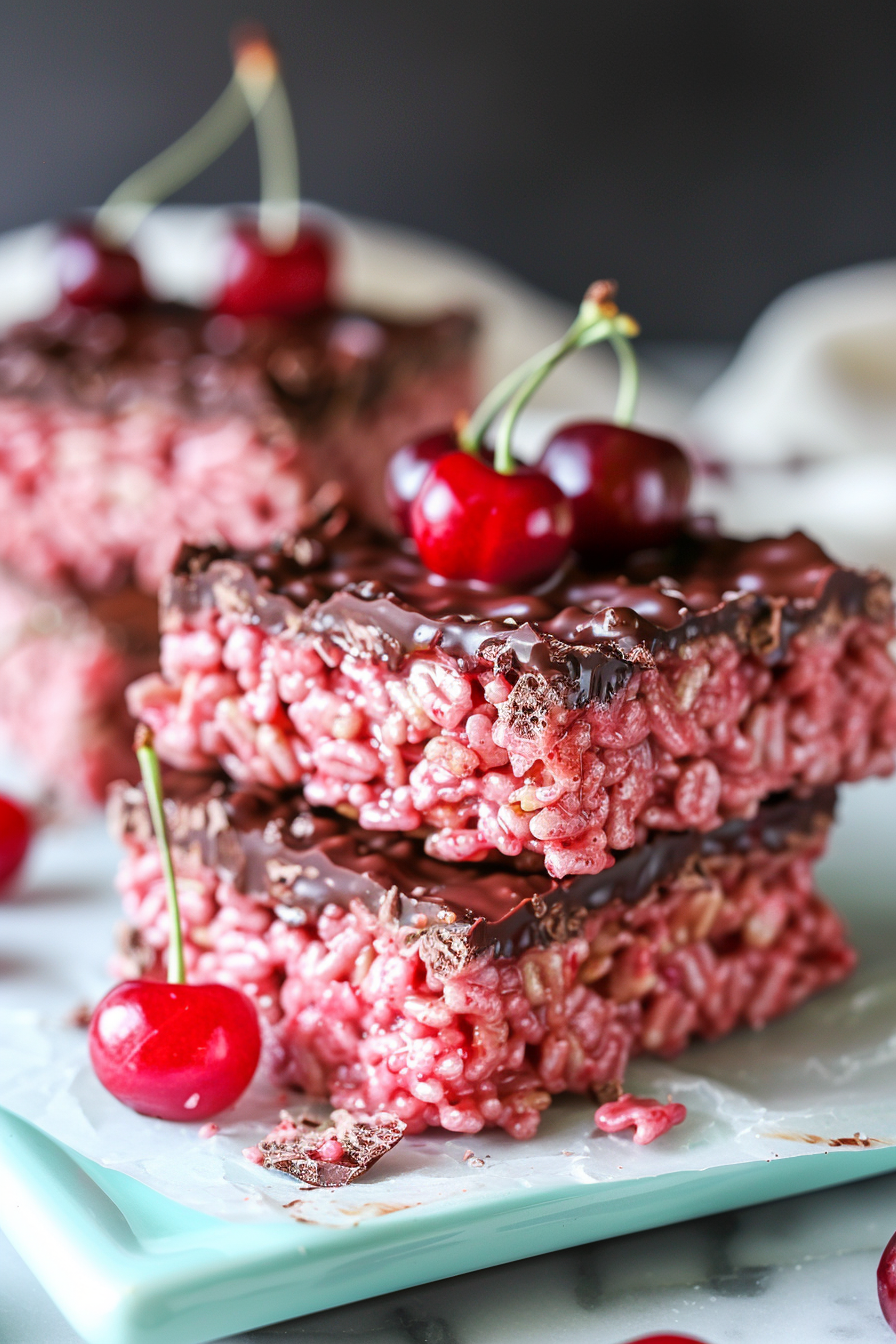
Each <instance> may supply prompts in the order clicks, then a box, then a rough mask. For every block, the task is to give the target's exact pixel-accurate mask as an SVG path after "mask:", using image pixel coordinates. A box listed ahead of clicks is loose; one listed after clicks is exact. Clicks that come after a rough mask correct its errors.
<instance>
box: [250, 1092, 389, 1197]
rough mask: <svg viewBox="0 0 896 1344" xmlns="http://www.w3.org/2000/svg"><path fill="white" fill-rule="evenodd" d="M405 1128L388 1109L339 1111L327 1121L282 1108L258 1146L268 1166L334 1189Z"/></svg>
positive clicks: (385, 1150)
mask: <svg viewBox="0 0 896 1344" xmlns="http://www.w3.org/2000/svg"><path fill="white" fill-rule="evenodd" d="M404 1131H405V1125H404V1122H403V1121H401V1120H399V1119H398V1116H396V1115H391V1114H390V1113H389V1112H388V1111H383V1112H380V1113H379V1114H378V1115H374V1116H369V1117H364V1116H360V1115H352V1114H351V1113H350V1112H349V1111H343V1110H338V1111H334V1112H333V1114H332V1116H331V1117H330V1123H329V1124H327V1123H325V1122H324V1123H321V1122H318V1121H316V1120H314V1119H313V1118H312V1117H311V1116H309V1115H307V1114H305V1113H303V1112H299V1113H295V1114H291V1113H290V1112H289V1111H281V1112H280V1123H279V1125H277V1127H276V1129H274V1130H272V1132H271V1133H270V1134H269V1135H268V1137H267V1138H266V1139H263V1140H262V1142H261V1143H260V1144H259V1145H258V1147H259V1151H260V1152H261V1155H262V1162H263V1165H264V1166H265V1167H267V1168H268V1169H269V1170H271V1171H282V1172H283V1173H284V1174H285V1175H287V1176H295V1177H296V1179H297V1180H300V1181H306V1182H307V1183H308V1185H319V1186H324V1187H335V1186H340V1185H348V1183H349V1182H350V1181H354V1180H356V1179H357V1177H358V1176H363V1175H364V1173H365V1172H367V1171H369V1170H370V1168H371V1167H372V1166H373V1165H374V1163H376V1162H379V1160H380V1158H381V1157H385V1155H386V1153H388V1152H389V1150H390V1148H394V1147H395V1145H396V1143H398V1140H399V1139H400V1138H401V1136H402V1134H403V1133H404Z"/></svg>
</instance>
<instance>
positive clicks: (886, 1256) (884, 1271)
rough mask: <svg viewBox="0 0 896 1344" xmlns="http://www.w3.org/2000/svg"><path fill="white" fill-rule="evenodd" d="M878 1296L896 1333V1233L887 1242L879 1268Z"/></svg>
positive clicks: (887, 1319) (885, 1317)
mask: <svg viewBox="0 0 896 1344" xmlns="http://www.w3.org/2000/svg"><path fill="white" fill-rule="evenodd" d="M877 1296H878V1298H879V1299H880V1309H881V1311H882V1312H883V1314H884V1319H885V1320H886V1322H887V1325H888V1326H889V1327H890V1329H891V1330H893V1331H896V1232H894V1234H893V1236H892V1237H891V1238H890V1240H889V1241H888V1242H887V1245H886V1248H885V1250H884V1253H883V1255H882V1256H881V1258H880V1264H879V1265H878V1267H877Z"/></svg>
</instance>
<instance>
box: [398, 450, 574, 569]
mask: <svg viewBox="0 0 896 1344" xmlns="http://www.w3.org/2000/svg"><path fill="white" fill-rule="evenodd" d="M411 532H412V535H413V537H414V540H415V541H416V543H417V549H418V550H419V552H420V556H421V559H422V560H423V563H424V564H425V565H426V566H427V567H428V568H429V569H431V570H432V571H433V572H434V573H435V574H441V575H442V576H443V577H444V578H446V579H478V580H479V581H480V582H482V583H499V584H529V583H534V582H536V581H537V580H539V579H544V578H547V576H548V575H549V574H552V573H553V572H554V570H555V569H556V568H557V566H558V565H559V564H561V562H562V561H563V560H564V559H565V558H566V555H567V553H568V551H569V543H570V537H571V536H572V513H571V511H570V508H569V504H568V503H567V501H566V500H565V499H564V498H563V495H562V494H561V493H560V491H559V490H558V488H557V486H556V485H554V483H553V481H550V480H548V478H547V476H544V475H542V473H541V472H540V471H535V470H533V469H532V468H531V467H519V466H518V467H517V469H516V471H515V472H514V473H513V475H511V476H504V475H501V473H500V472H497V471H495V470H494V469H493V468H492V467H490V466H489V465H488V463H486V462H482V461H480V460H479V459H478V458H476V457H473V456H472V455H471V454H469V453H462V452H457V453H449V454H448V455H447V456H445V457H442V458H440V459H439V461H437V462H436V463H435V465H434V466H433V467H431V468H430V471H429V474H428V476H427V477H426V480H425V481H424V482H423V485H422V487H421V489H420V493H419V494H418V496H417V498H416V499H415V500H414V503H413V504H412V506H411Z"/></svg>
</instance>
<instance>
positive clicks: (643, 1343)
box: [628, 1335, 703, 1344]
mask: <svg viewBox="0 0 896 1344" xmlns="http://www.w3.org/2000/svg"><path fill="white" fill-rule="evenodd" d="M628 1344H703V1341H702V1340H699V1339H698V1338H697V1336H696V1335H639V1336H638V1338H637V1339H630V1340H629V1341H628Z"/></svg>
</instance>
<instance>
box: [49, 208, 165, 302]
mask: <svg viewBox="0 0 896 1344" xmlns="http://www.w3.org/2000/svg"><path fill="white" fill-rule="evenodd" d="M56 264H57V266H58V270H59V284H60V287H61V289H62V293H63V295H64V297H65V298H66V299H68V301H69V303H74V304H76V305H77V306H78V307H81V308H133V307H134V306H135V305H136V304H138V303H141V302H142V301H143V300H144V299H145V298H146V287H145V285H144V283H143V273H142V271H141V270H140V263H139V261H138V260H137V258H136V257H135V256H134V254H133V253H132V252H129V251H128V250H127V248H124V247H112V246H110V245H109V244H107V243H104V242H102V241H101V240H100V239H99V238H97V237H96V235H95V234H94V233H93V231H92V230H91V228H90V226H89V225H87V224H68V225H66V226H65V228H64V229H63V230H62V232H61V233H60V235H59V238H58V240H57V243H56Z"/></svg>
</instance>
